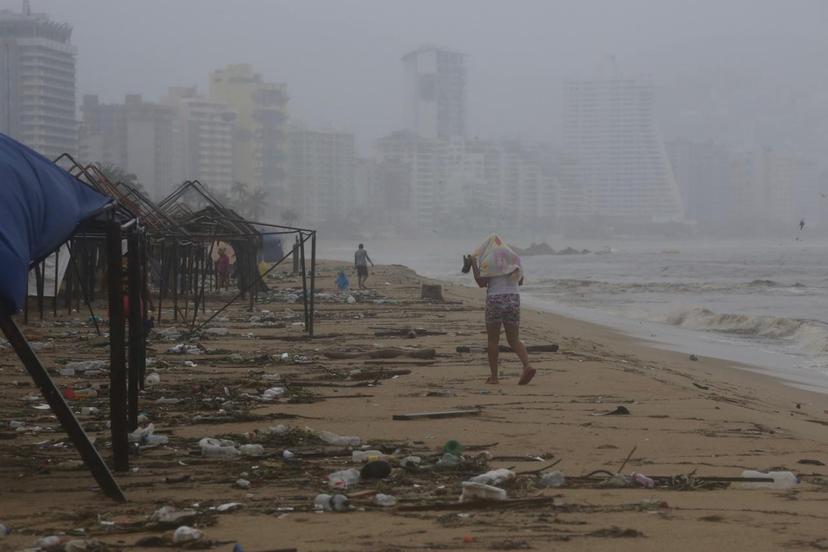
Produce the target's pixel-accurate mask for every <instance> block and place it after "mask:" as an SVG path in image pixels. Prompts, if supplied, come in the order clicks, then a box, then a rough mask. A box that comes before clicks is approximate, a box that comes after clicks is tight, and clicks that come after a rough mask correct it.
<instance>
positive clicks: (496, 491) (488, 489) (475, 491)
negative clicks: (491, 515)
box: [460, 481, 508, 502]
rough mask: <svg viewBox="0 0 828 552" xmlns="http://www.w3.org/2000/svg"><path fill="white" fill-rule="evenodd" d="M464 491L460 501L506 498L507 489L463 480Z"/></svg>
mask: <svg viewBox="0 0 828 552" xmlns="http://www.w3.org/2000/svg"><path fill="white" fill-rule="evenodd" d="M461 485H462V486H463V493H462V494H461V495H460V502H469V501H474V500H506V498H508V497H507V496H506V491H504V490H503V489H501V488H500V487H493V486H491V485H486V484H483V483H475V482H473V481H463V483H462V484H461Z"/></svg>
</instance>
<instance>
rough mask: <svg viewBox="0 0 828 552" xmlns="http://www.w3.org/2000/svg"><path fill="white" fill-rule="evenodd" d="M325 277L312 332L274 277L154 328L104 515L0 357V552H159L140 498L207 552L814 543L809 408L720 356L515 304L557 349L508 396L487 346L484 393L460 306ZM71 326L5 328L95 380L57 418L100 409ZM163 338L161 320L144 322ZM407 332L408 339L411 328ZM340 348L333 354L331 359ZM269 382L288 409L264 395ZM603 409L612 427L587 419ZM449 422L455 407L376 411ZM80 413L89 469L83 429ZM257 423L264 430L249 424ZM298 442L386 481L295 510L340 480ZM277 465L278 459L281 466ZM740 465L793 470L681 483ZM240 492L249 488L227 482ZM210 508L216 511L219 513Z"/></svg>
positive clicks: (160, 535)
mask: <svg viewBox="0 0 828 552" xmlns="http://www.w3.org/2000/svg"><path fill="white" fill-rule="evenodd" d="M342 264H343V263H341V262H332V261H325V262H321V263H320V266H319V277H318V278H317V284H318V287H319V290H320V292H321V295H320V297H319V300H318V301H317V304H316V309H317V314H318V318H317V336H316V337H314V338H312V339H309V338H307V337H306V336H304V335H303V331H302V328H301V327H300V326H301V323H299V322H298V320H299V319H300V317H301V315H300V314H299V311H300V310H301V305H299V307H298V308H297V304H296V303H291V302H289V301H288V300H286V299H285V297H286V296H288V295H291V294H292V293H293V291H292V290H295V289H297V286H301V284H300V283H299V278H298V277H297V276H293V275H290V274H279V275H276V277H275V278H273V279H271V280H268V284H270V285H271V286H272V289H273V291H272V292H271V293H269V294H268V295H267V296H265V297H263V298H262V302H260V303H259V304H257V305H256V306H255V310H254V312H253V313H251V312H249V311H248V310H247V306H246V305H234V306H233V307H231V308H230V309H228V310H227V311H225V313H223V315H222V316H221V317H220V318H218V319H217V320H216V321H215V323H214V324H213V325H212V326H213V327H215V328H218V327H222V328H224V330H225V331H219V332H216V333H215V334H213V335H210V336H209V339H206V338H200V339H195V338H194V339H193V340H192V341H191V343H193V344H197V345H198V346H199V351H197V352H195V353H193V354H187V355H180V354H174V353H171V352H169V348H170V347H171V346H173V345H175V344H176V343H177V342H179V341H180V340H181V339H182V338H181V337H178V338H176V339H174V340H169V339H167V338H165V337H164V335H165V334H164V333H162V332H156V333H154V334H153V336H152V338H151V340H150V342H149V349H150V351H149V353H148V355H149V356H151V357H152V358H154V359H155V364H154V365H153V367H152V368H151V370H150V371H156V372H157V373H158V374H159V379H160V383H157V384H155V385H152V386H148V387H147V389H146V391H145V392H144V394H143V395H142V397H141V399H140V408H141V411H142V412H144V413H145V414H146V416H147V418H148V420H147V423H153V424H154V428H155V432H156V434H159V435H163V436H165V437H167V438H168V442H167V443H164V444H160V445H153V446H149V445H148V446H142V447H141V452H140V454H139V455H137V456H134V457H131V458H130V462H131V466H130V467H131V470H130V471H129V472H123V473H118V474H116V477H117V479H118V481H119V483H120V484H121V485H122V487H123V488H124V491H125V492H126V494H127V497H128V499H129V502H127V503H126V504H116V503H113V502H111V501H107V500H106V499H105V498H103V497H102V496H101V494H100V492H99V491H97V490H95V489H94V488H93V487H92V486H91V485H92V484H93V480H92V478H91V476H89V474H88V472H87V471H86V470H85V469H84V468H83V466H82V465H81V466H79V465H78V461H77V453H76V452H75V451H74V449H72V448H71V447H67V446H65V442H66V436H65V434H64V433H63V432H62V430H61V428H60V427H55V425H56V422H55V421H54V419H53V418H52V417H51V415H50V413H48V412H42V411H41V410H38V409H36V408H34V407H33V406H34V405H37V401H36V402H33V401H31V400H30V399H29V400H27V397H31V396H33V395H36V394H37V390H36V388H35V387H34V385H33V384H31V382H30V381H29V380H28V379H27V376H26V375H25V373H24V372H23V370H22V368H21V367H20V365H19V363H18V362H17V361H16V359H15V358H13V355H3V356H2V357H0V408H2V410H0V416H1V417H2V422H3V424H2V425H3V426H6V427H8V424H7V423H6V422H8V421H17V422H22V423H23V424H24V426H23V430H20V429H17V430H14V429H12V430H8V429H4V430H3V431H0V433H2V434H3V435H2V437H3V439H0V477H2V478H3V480H4V481H5V482H6V485H4V486H3V488H1V489H0V505H2V507H0V523H3V524H5V525H6V526H8V527H10V528H11V529H12V530H13V532H12V533H11V534H10V535H9V536H8V537H6V539H3V540H0V549H6V548H8V549H15V550H17V549H22V548H26V547H31V546H32V544H33V543H34V542H36V540H37V539H38V538H40V537H45V536H47V535H55V534H61V533H63V534H71V535H74V537H72V538H78V539H97V540H99V541H101V542H104V543H106V544H107V545H109V546H110V547H111V548H112V549H119V548H129V547H132V546H133V545H135V543H136V542H138V541H141V540H142V539H156V540H155V541H152V540H149V541H146V540H145V541H142V542H154V543H156V544H155V545H150V547H149V548H148V549H169V547H170V546H171V543H170V542H169V540H170V539H171V536H172V531H173V530H174V528H175V527H174V526H173V527H170V526H165V525H160V524H158V523H157V522H154V521H153V520H152V516H153V513H154V512H156V511H157V510H158V509H159V508H161V507H162V506H170V507H175V508H178V509H190V510H193V511H194V514H192V515H191V518H188V521H187V523H188V524H189V525H192V526H195V527H198V528H199V529H200V530H202V531H203V532H204V534H205V538H206V539H210V540H213V541H215V542H220V543H223V544H221V545H214V546H213V549H215V550H226V549H228V545H227V544H226V543H231V544H230V546H232V543H234V542H238V543H240V544H242V545H243V546H244V549H245V550H251V551H253V552H255V551H258V550H270V549H274V547H275V548H286V547H288V548H289V547H294V548H297V549H299V550H301V551H303V552H307V551H326V552H327V551H332V550H337V551H348V552H349V551H354V552H356V551H363V550H368V551H374V550H376V551H385V550H396V549H399V548H401V547H407V548H410V549H415V550H425V549H463V550H475V551H477V550H481V551H482V550H492V549H500V550H510V549H511V550H514V549H534V550H547V549H549V548H550V547H554V548H555V550H561V551H572V552H577V551H581V550H590V551H597V552H603V551H610V550H612V551H613V552H642V551H644V552H648V551H655V550H675V551H677V552H689V551H699V552H706V551H708V550H723V549H731V550H742V549H751V550H753V551H754V552H766V551H767V552H771V551H774V552H775V551H778V550H780V549H786V548H792V549H800V548H802V547H803V546H805V545H802V544H797V543H810V542H814V543H817V544H819V545H820V546H822V543H824V542H825V537H824V527H825V523H826V522H827V521H828V514H826V513H825V512H824V503H825V500H828V467H825V465H826V464H828V443H826V440H825V432H826V427H828V397H826V396H825V395H821V394H818V393H813V392H808V391H802V390H798V389H795V388H791V387H788V386H785V385H783V384H781V383H780V382H779V381H778V380H776V379H774V378H771V377H769V376H762V375H761V374H756V373H753V372H748V371H746V370H745V369H743V368H736V367H734V366H733V363H730V362H726V361H721V360H718V359H713V358H708V357H701V358H699V360H698V361H690V360H689V359H688V358H687V355H684V354H681V353H675V352H670V351H665V350H662V349H657V348H654V347H652V346H650V345H648V344H646V343H643V342H641V341H639V340H636V339H633V338H631V337H629V336H626V335H623V334H620V333H619V332H616V331H614V330H612V329H610V328H606V327H602V326H598V325H595V324H592V323H589V322H583V321H579V320H574V319H570V318H566V317H564V316H560V315H556V314H553V313H547V312H543V311H539V310H536V309H533V308H531V307H524V309H523V316H522V324H521V334H522V339H524V341H526V342H527V343H528V344H548V343H556V344H558V345H559V346H560V350H559V352H557V353H539V354H533V355H530V356H531V359H532V362H533V365H534V367H535V368H536V369H537V370H538V373H537V375H536V377H535V379H533V381H532V382H531V384H530V385H527V386H518V385H517V380H518V375H519V372H520V363H519V361H518V359H517V358H516V355H514V354H510V353H504V354H502V355H501V363H500V369H501V374H502V376H501V383H500V384H499V385H497V386H492V385H486V384H485V383H484V381H485V379H486V376H487V375H488V374H487V373H488V367H487V364H486V355H485V354H483V353H468V354H463V353H457V352H456V350H455V349H456V347H457V346H458V345H484V344H485V340H486V336H485V329H484V326H483V310H482V299H483V295H482V293H481V292H480V291H477V290H475V289H473V288H468V287H465V286H461V285H458V284H452V283H451V282H441V281H439V280H434V279H431V278H424V277H422V276H419V275H417V274H416V273H415V272H414V271H412V270H410V269H407V268H405V267H402V266H400V265H395V266H389V265H386V266H377V268H376V269H375V271H374V275H372V280H371V281H370V282H369V283H370V284H372V285H373V287H374V291H372V292H371V293H368V294H359V293H353V295H355V296H357V298H358V300H356V302H354V303H349V302H347V301H346V300H345V298H346V297H347V296H343V295H341V294H338V293H336V290H335V286H334V278H335V276H336V272H337V270H338V269H339V267H341V266H342ZM424 282H433V283H440V284H441V285H443V292H444V297H445V299H446V300H447V301H446V302H444V303H439V302H428V301H422V300H421V299H420V287H421V285H422V283H424ZM207 304H208V309H216V308H218V307H219V306H221V298H219V297H208V303H207ZM263 311H267V316H265V315H264V314H263ZM98 312H103V308H102V307H101V305H98ZM80 316H82V315H79V314H74V315H70V316H66V315H65V311H64V313H63V314H61V316H59V317H58V319H57V320H51V319H47V320H46V321H45V322H44V323H40V322H35V323H33V324H31V325H29V326H27V327H26V328H25V329H26V332H27V334H28V335H29V337H30V339H32V340H35V341H39V342H41V343H52V345H51V346H45V347H43V348H42V350H41V351H40V352H39V353H38V354H39V356H40V357H41V358H42V359H43V360H44V362H45V363H46V365H47V367H49V368H50V369H51V370H52V371H53V373H54V374H55V375H54V378H55V381H56V382H57V383H58V385H60V386H61V387H66V386H68V385H70V384H71V385H75V386H79V385H86V384H88V383H96V384H101V385H102V386H101V387H100V390H99V395H98V397H96V398H91V399H84V400H83V401H81V402H77V403H76V402H73V403H72V407H73V409H74V410H76V411H80V408H81V407H82V406H95V407H97V408H99V409H100V410H101V411H105V410H106V408H107V406H106V405H107V404H108V396H107V390H106V387H105V383H106V382H107V381H108V379H107V378H106V377H105V376H93V377H86V376H80V375H75V376H65V375H58V374H57V371H56V369H57V368H58V367H61V366H63V365H64V364H65V363H66V361H67V360H69V359H71V360H94V359H96V358H101V356H103V355H104V354H105V351H104V349H102V348H101V347H95V346H92V345H95V344H98V345H101V344H105V340H101V339H100V338H97V337H95V336H94V334H93V331H92V330H91V329H90V328H88V327H86V325H84V324H83V322H82V320H80V319H78V320H77V321H75V319H74V318H73V317H80ZM83 318H84V319H85V317H83ZM297 324H299V325H297ZM173 328H174V325H172V324H169V323H166V324H165V325H164V327H163V328H160V330H162V331H164V332H167V333H169V332H171V331H172V329H173ZM416 328H422V329H423V330H426V332H424V333H422V334H417V333H416V332H415V334H414V335H413V336H412V335H411V331H410V330H411V329H416ZM173 333H175V332H173ZM50 340H51V341H50ZM388 349H394V350H398V351H399V350H401V351H410V350H412V349H416V350H423V349H427V350H433V357H431V358H429V359H427V360H420V359H417V360H414V359H411V358H407V357H405V356H403V357H401V358H386V357H385V356H383V355H379V356H369V355H370V354H371V353H375V352H379V351H382V350H388ZM342 351H346V352H350V353H352V354H355V356H347V355H346V356H345V357H342V356H341V355H339V356H337V355H336V354H334V355H331V354H330V353H331V352H334V353H338V352H342ZM284 353H287V357H286V360H283V358H285V356H284ZM276 386H279V387H282V388H283V389H284V390H285V393H286V395H285V396H283V397H281V398H276V399H272V400H262V397H263V395H264V394H265V391H266V390H268V389H271V388H273V387H276ZM162 399H163V400H162ZM619 406H624V407H625V409H626V410H627V411H628V414H625V415H608V414H609V413H610V412H612V411H614V410H616V409H617V408H618V407H619ZM452 410H467V411H474V412H476V414H475V415H469V416H461V417H454V418H437V419H430V418H427V419H421V420H416V419H415V420H408V421H401V420H399V419H395V416H397V415H399V414H404V413H427V412H445V411H452ZM81 419H82V423H83V424H84V427H85V429H86V431H87V432H88V433H89V434H90V435H91V436H93V437H95V438H96V439H97V441H96V442H97V443H99V444H100V445H99V446H100V449H101V451H102V454H103V455H104V456H105V458H106V459H107V460H108V459H109V456H110V454H111V452H110V449H109V448H108V445H107V442H108V439H109V437H108V432H107V429H106V427H105V424H103V423H102V421H103V417H102V416H101V415H97V416H96V415H86V416H83V417H82V418H81ZM279 425H282V426H283V427H284V428H285V429H283V430H279V431H275V430H271V429H270V428H274V427H278V426H279ZM308 427H310V428H312V430H313V431H308V429H307V428H308ZM280 431H281V433H280ZM317 431H329V432H333V433H336V434H338V435H346V436H357V437H359V438H360V440H361V443H362V444H363V445H364V446H365V447H367V448H368V449H378V450H381V451H382V452H384V453H385V454H387V455H388V458H389V459H390V461H391V465H392V473H391V474H390V476H388V477H387V478H385V479H382V480H367V479H366V480H361V481H360V482H359V483H358V484H357V486H356V487H354V488H350V489H346V490H344V491H343V492H344V493H345V494H347V495H348V496H349V498H350V501H351V504H352V506H353V509H352V510H350V511H349V512H347V513H333V512H326V513H316V512H314V511H313V501H314V497H316V495H317V494H319V493H326V492H331V489H330V488H329V485H328V481H327V477H328V475H330V474H332V473H334V472H336V471H339V470H344V469H348V468H357V469H359V468H360V465H359V464H358V463H355V462H354V461H353V460H352V451H351V448H350V447H344V446H342V445H337V446H331V445H326V444H325V443H324V442H323V441H321V440H320V439H319V438H318V437H316V436H315V435H316V433H315V432H317ZM204 437H211V438H222V439H230V440H233V441H234V442H236V443H239V444H242V443H244V444H255V445H260V446H261V447H262V449H263V455H262V456H258V457H246V456H237V457H234V458H229V459H220V458H214V457H209V456H204V455H203V454H202V453H201V451H200V448H199V444H198V443H199V441H200V440H201V439H202V438H204ZM450 440H458V441H459V442H460V443H461V444H462V445H464V447H465V451H464V453H463V456H464V459H463V463H461V465H460V466H457V467H448V468H446V467H440V466H438V464H437V463H438V461H439V460H440V458H441V457H442V454H443V446H444V444H445V443H447V442H448V441H450ZM285 450H290V451H291V454H293V455H294V456H293V457H291V458H290V459H286V458H285V456H284V451H285ZM484 451H485V454H484ZM631 451H632V452H631ZM406 456H418V457H420V458H421V464H420V468H418V469H415V470H407V469H404V468H403V467H401V465H400V462H401V460H402V458H405V457H406ZM803 459H805V460H809V461H810V463H804V464H803V463H801V460H803ZM553 462H557V464H556V466H555V467H554V469H556V470H560V471H561V472H562V473H563V474H564V475H565V477H566V478H567V482H566V483H565V485H564V486H563V487H555V488H545V487H542V486H541V485H540V484H539V478H538V477H537V476H536V475H534V474H533V471H535V470H542V469H544V468H545V467H546V466H548V465H549V464H551V463H553ZM622 465H623V470H620V467H621V466H622ZM500 468H508V469H511V470H514V471H515V472H517V473H519V474H521V475H518V476H516V480H515V482H514V483H513V484H511V485H508V486H507V494H508V497H509V498H510V499H511V500H512V502H508V503H506V504H507V505H508V507H503V506H501V505H498V504H497V503H494V504H485V505H482V506H481V505H475V504H469V505H468V506H460V505H458V497H459V496H460V493H461V483H462V482H463V481H467V480H468V479H469V478H470V477H472V476H474V475H477V474H480V473H482V472H485V471H487V470H491V469H500ZM744 469H756V470H768V469H786V470H793V471H795V472H796V473H797V474H798V475H799V476H800V478H801V480H802V482H801V483H800V484H799V485H797V486H796V487H795V488H792V489H788V490H773V489H754V490H748V489H740V488H738V487H736V486H728V485H718V486H712V487H709V486H708V487H704V486H703V485H702V486H693V485H690V486H689V487H688V486H686V485H684V484H683V483H680V482H681V481H689V482H693V481H694V479H693V477H695V476H713V477H736V476H739V474H740V473H741V472H742V470H744ZM595 470H606V471H608V472H610V473H615V472H618V471H619V470H620V471H623V474H624V475H630V474H631V473H632V472H639V473H644V474H646V475H650V476H658V477H666V479H662V481H677V482H679V483H675V484H674V483H668V484H665V485H660V486H658V487H656V488H652V489H646V488H636V487H634V486H629V487H623V488H612V487H607V486H602V485H600V484H599V482H598V481H597V480H595V479H590V478H586V477H585V476H586V474H589V473H591V472H594V471H595ZM670 477H673V478H676V479H670ZM682 478H684V479H682ZM239 479H245V480H246V481H247V482H248V484H249V485H247V486H240V485H239V484H238V483H237V482H238V480H239ZM377 493H383V494H389V495H393V496H395V497H396V498H397V500H398V503H397V505H396V506H394V507H390V508H384V507H381V506H378V505H376V504H374V502H373V497H374V495H375V494H377ZM232 503H238V506H233V507H231V508H228V509H227V510H222V511H218V510H217V508H218V507H219V506H220V505H225V504H232ZM182 524H183V523H182ZM159 539H160V540H159ZM805 548H807V546H805Z"/></svg>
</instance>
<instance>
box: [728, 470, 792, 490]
mask: <svg viewBox="0 0 828 552" xmlns="http://www.w3.org/2000/svg"><path fill="white" fill-rule="evenodd" d="M742 477H750V478H758V477H764V478H768V479H772V480H773V481H768V482H751V483H739V484H738V486H739V488H742V489H790V488H792V487H795V486H796V485H798V484H799V478H798V477H797V476H796V475H795V474H794V473H793V472H790V471H769V472H760V471H755V470H744V471H743V472H742Z"/></svg>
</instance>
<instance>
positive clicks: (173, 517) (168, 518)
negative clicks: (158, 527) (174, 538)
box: [150, 506, 197, 526]
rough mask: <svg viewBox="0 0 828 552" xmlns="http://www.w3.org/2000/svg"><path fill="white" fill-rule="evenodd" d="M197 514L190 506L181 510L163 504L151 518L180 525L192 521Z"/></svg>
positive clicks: (166, 523)
mask: <svg viewBox="0 0 828 552" xmlns="http://www.w3.org/2000/svg"><path fill="white" fill-rule="evenodd" d="M196 515H197V512H196V511H195V510H193V509H190V508H187V509H183V510H179V509H177V508H175V507H173V506H163V507H162V508H159V509H158V510H156V511H155V512H154V513H153V514H152V516H151V517H150V520H152V521H155V522H158V523H160V524H162V525H171V526H178V525H181V524H182V523H189V522H192V521H193V520H194V519H195V517H196Z"/></svg>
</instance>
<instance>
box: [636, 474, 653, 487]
mask: <svg viewBox="0 0 828 552" xmlns="http://www.w3.org/2000/svg"><path fill="white" fill-rule="evenodd" d="M630 478H631V479H632V481H633V483H635V484H637V485H638V486H640V487H644V488H645V489H652V488H653V487H655V481H654V480H653V479H652V478H651V477H647V476H646V475H644V474H643V473H633V474H632V476H630Z"/></svg>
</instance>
